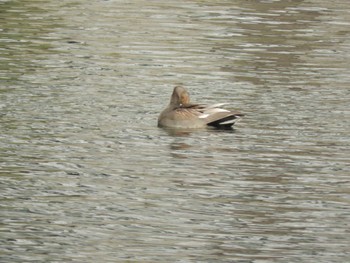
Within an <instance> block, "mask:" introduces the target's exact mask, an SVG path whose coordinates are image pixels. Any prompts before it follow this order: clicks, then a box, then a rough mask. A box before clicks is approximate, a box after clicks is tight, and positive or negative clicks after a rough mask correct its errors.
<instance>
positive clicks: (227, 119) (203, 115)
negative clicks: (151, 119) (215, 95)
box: [158, 86, 244, 129]
mask: <svg viewBox="0 0 350 263" xmlns="http://www.w3.org/2000/svg"><path fill="white" fill-rule="evenodd" d="M227 104H228V103H217V104H213V105H204V104H194V103H191V102H190V95H189V93H188V92H187V90H186V89H185V88H184V87H183V86H176V87H175V88H174V90H173V93H172V95H171V98H170V103H169V105H168V106H167V107H166V108H165V109H164V110H163V111H162V112H161V113H160V115H159V117H158V127H162V128H180V129H192V128H204V127H215V128H232V125H233V124H235V123H236V122H237V121H238V120H240V119H241V118H242V117H243V116H244V114H242V113H240V112H236V111H231V110H227V109H224V108H222V106H224V105H227Z"/></svg>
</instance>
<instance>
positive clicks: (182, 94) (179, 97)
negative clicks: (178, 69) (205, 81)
mask: <svg viewBox="0 0 350 263" xmlns="http://www.w3.org/2000/svg"><path fill="white" fill-rule="evenodd" d="M189 103H190V95H189V94H188V92H187V90H186V89H185V88H184V87H182V86H176V87H175V88H174V91H173V94H172V95H171V99H170V104H172V105H174V106H176V107H178V106H181V105H185V104H189Z"/></svg>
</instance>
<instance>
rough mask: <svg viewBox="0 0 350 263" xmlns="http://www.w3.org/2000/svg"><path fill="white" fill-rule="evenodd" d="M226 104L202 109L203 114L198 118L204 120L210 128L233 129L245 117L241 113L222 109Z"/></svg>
mask: <svg viewBox="0 0 350 263" xmlns="http://www.w3.org/2000/svg"><path fill="white" fill-rule="evenodd" d="M226 104H227V103H219V104H214V105H210V106H207V107H205V108H202V109H200V112H201V114H200V115H199V116H198V117H199V118H201V119H203V120H204V121H205V122H206V124H207V125H208V126H214V127H219V128H220V127H223V128H228V127H231V126H232V125H233V124H235V122H237V121H238V120H239V119H240V118H241V117H243V116H244V115H243V114H241V113H239V112H235V111H230V110H227V109H223V108H220V107H221V106H223V105H226Z"/></svg>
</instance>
